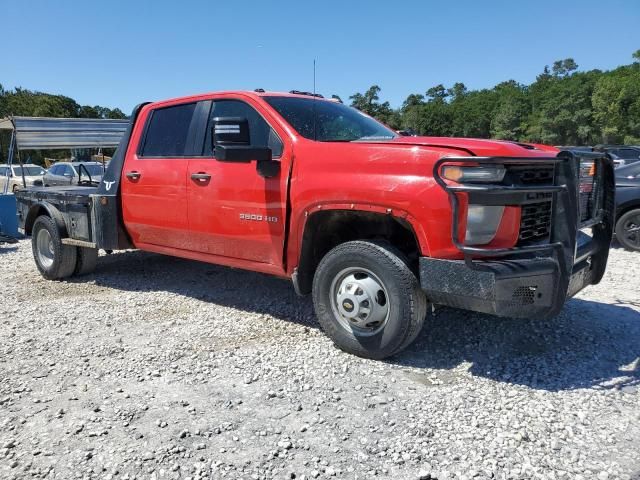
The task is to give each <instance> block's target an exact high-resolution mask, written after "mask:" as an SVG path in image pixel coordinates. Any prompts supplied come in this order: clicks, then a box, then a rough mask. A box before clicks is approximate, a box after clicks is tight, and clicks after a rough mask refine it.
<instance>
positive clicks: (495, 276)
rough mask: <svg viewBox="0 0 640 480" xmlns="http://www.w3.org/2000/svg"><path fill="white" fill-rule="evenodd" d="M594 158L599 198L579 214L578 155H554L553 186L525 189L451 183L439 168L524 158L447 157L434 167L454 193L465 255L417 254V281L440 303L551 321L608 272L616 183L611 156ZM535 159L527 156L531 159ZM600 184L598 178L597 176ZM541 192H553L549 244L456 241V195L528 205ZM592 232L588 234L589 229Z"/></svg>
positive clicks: (454, 203) (460, 245) (591, 157)
mask: <svg viewBox="0 0 640 480" xmlns="http://www.w3.org/2000/svg"><path fill="white" fill-rule="evenodd" d="M585 157H586V158H588V159H589V160H594V161H595V162H597V164H598V166H597V169H598V170H597V175H598V177H597V184H596V183H594V184H595V185H596V187H597V188H598V191H597V196H596V197H595V198H596V200H595V203H594V205H595V207H594V208H592V209H591V210H590V211H592V212H593V214H592V216H591V217H590V218H588V219H585V218H584V216H582V215H581V212H580V208H581V207H580V205H581V204H580V185H579V177H578V175H579V167H580V159H581V158H583V155H580V157H577V156H576V155H575V154H572V153H570V152H562V153H561V154H559V156H558V157H557V158H556V157H554V158H553V159H546V160H547V161H549V162H553V163H554V164H555V165H556V166H555V176H554V182H553V185H544V186H533V187H522V186H504V185H485V186H477V185H473V186H470V187H468V188H467V187H465V186H461V187H459V186H456V187H451V186H449V185H448V184H446V183H445V182H444V181H442V180H441V178H440V177H439V171H440V167H441V166H442V164H444V163H450V162H453V163H455V162H459V161H463V162H476V163H506V164H509V163H510V162H511V163H523V161H524V159H505V158H498V157H492V158H478V157H466V158H465V159H460V158H455V159H451V158H445V159H442V160H440V161H439V162H438V163H437V164H436V166H435V168H434V177H435V178H436V181H438V183H439V184H440V185H441V186H442V187H443V188H444V189H445V190H446V191H447V193H448V194H449V197H450V201H451V205H452V211H453V219H452V241H453V243H454V244H455V245H456V247H457V248H458V249H459V250H460V251H461V252H462V253H463V254H464V260H443V259H435V258H429V257H422V258H420V283H421V287H422V289H423V290H424V291H425V293H426V294H427V297H428V299H429V301H431V302H433V303H435V304H441V305H447V306H451V307H456V308H462V309H467V310H473V311H477V312H484V313H489V314H493V315H499V316H508V317H520V318H523V317H524V318H533V317H536V318H549V317H553V316H555V315H557V314H558V312H559V311H560V310H561V309H562V307H563V305H564V303H565V301H566V300H567V298H570V297H572V296H573V295H575V294H576V293H577V292H579V291H580V290H581V289H583V288H584V287H586V286H587V285H590V284H594V283H598V282H599V281H600V279H601V278H602V276H603V274H604V270H605V267H606V263H607V258H608V254H609V244H610V242H611V235H612V230H613V218H614V182H613V168H612V165H611V161H610V160H609V159H607V158H606V157H602V156H600V157H598V156H597V155H594V154H585ZM529 161H530V160H529ZM594 182H596V180H594ZM540 192H543V193H547V194H551V195H553V200H552V205H553V211H552V214H551V219H552V220H551V233H550V236H549V239H548V241H545V242H537V243H535V244H532V245H526V246H521V247H513V248H503V249H489V248H479V247H470V246H467V245H465V244H464V243H461V242H460V241H459V239H460V237H461V235H460V233H459V232H458V213H459V212H458V210H459V207H458V197H457V195H458V194H459V193H466V194H467V195H469V197H470V198H473V203H476V204H477V203H479V202H480V203H485V204H490V205H499V204H504V205H518V204H519V202H520V201H522V203H523V204H524V203H525V202H526V200H527V198H531V197H530V196H531V195H538V194H539V193H540ZM587 230H590V234H587V233H585V232H586V231H587Z"/></svg>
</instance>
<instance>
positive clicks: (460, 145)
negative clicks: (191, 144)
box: [148, 89, 560, 157]
mask: <svg viewBox="0 0 640 480" xmlns="http://www.w3.org/2000/svg"><path fill="white" fill-rule="evenodd" d="M211 95H241V96H245V97H253V98H255V99H258V98H262V97H295V98H300V97H305V98H314V99H316V100H317V101H319V102H331V103H335V102H336V100H335V99H331V98H323V97H320V96H314V94H313V93H311V92H300V91H295V90H292V91H291V92H277V91H266V90H263V89H256V90H224V91H217V92H209V93H202V94H197V95H190V96H185V97H177V98H173V99H168V100H162V101H158V102H151V103H150V104H149V105H148V107H150V108H156V107H159V106H162V105H166V104H169V103H174V102H177V101H192V102H196V101H200V100H204V99H207V98H210V97H211ZM389 128H390V127H389ZM393 142H394V143H407V144H420V145H424V146H432V147H441V148H450V149H454V150H461V149H462V150H466V151H469V152H474V154H475V155H480V156H495V155H502V156H525V157H543V156H555V155H556V154H557V153H558V152H559V151H560V149H558V148H555V147H552V146H549V145H541V144H533V143H522V142H515V141H509V140H493V139H480V138H466V137H430V136H421V137H410V136H407V137H398V138H395V139H394V140H393Z"/></svg>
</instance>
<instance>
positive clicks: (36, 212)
mask: <svg viewBox="0 0 640 480" xmlns="http://www.w3.org/2000/svg"><path fill="white" fill-rule="evenodd" d="M41 215H47V216H48V217H50V218H52V219H53V221H54V222H55V223H56V225H57V226H58V231H59V232H60V237H61V238H66V237H67V236H68V235H67V225H66V224H65V222H64V217H63V216H62V213H61V212H60V210H58V209H57V208H56V207H55V206H53V205H52V204H50V203H49V202H43V201H40V202H38V203H34V204H33V205H31V206H30V207H29V213H27V218H26V219H25V222H24V232H25V234H26V235H31V230H32V229H33V224H34V223H35V221H36V219H37V218H38V217H39V216H41Z"/></svg>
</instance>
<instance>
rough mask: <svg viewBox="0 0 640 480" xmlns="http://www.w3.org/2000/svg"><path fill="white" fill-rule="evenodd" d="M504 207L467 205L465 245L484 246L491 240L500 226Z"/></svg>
mask: <svg viewBox="0 0 640 480" xmlns="http://www.w3.org/2000/svg"><path fill="white" fill-rule="evenodd" d="M503 213H504V205H498V206H485V205H469V206H468V208H467V233H466V235H465V239H464V240H465V243H466V244H467V245H485V244H487V243H489V242H491V240H493V239H494V238H495V236H496V233H497V231H498V227H499V226H500V220H502V214H503Z"/></svg>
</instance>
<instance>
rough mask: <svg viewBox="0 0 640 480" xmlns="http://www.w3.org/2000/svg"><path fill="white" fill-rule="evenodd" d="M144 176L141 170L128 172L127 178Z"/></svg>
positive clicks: (134, 178)
mask: <svg viewBox="0 0 640 480" xmlns="http://www.w3.org/2000/svg"><path fill="white" fill-rule="evenodd" d="M141 176H142V174H141V173H139V172H135V171H134V172H127V178H128V179H130V180H138V179H140V177H141Z"/></svg>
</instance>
